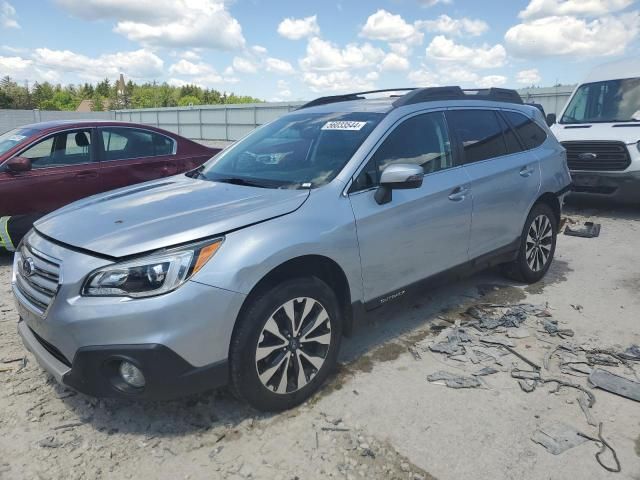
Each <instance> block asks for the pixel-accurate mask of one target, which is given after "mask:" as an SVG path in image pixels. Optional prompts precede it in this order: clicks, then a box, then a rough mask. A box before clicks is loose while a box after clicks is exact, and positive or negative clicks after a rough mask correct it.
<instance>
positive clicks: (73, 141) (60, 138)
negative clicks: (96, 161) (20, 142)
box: [20, 129, 92, 169]
mask: <svg viewBox="0 0 640 480" xmlns="http://www.w3.org/2000/svg"><path fill="white" fill-rule="evenodd" d="M20 156H21V157H25V158H28V159H30V160H31V166H32V168H34V169H37V168H49V167H61V166H67V165H79V164H83V163H90V162H91V161H92V158H91V130H89V129H87V130H74V131H71V132H62V133H58V134H56V135H53V136H51V137H48V138H46V139H44V140H42V141H41V142H38V143H36V144H35V145H33V146H31V147H29V148H28V149H26V150H25V151H23V152H22V153H20Z"/></svg>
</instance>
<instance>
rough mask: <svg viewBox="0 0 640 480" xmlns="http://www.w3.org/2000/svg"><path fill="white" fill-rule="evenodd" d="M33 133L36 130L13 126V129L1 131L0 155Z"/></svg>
mask: <svg viewBox="0 0 640 480" xmlns="http://www.w3.org/2000/svg"><path fill="white" fill-rule="evenodd" d="M34 133H36V130H30V129H28V128H14V129H13V130H9V131H8V132H5V133H3V134H2V135H0V155H2V154H3V153H5V152H8V151H9V150H11V149H12V148H13V147H15V146H16V145H18V144H20V143H22V142H24V141H25V140H27V139H28V138H29V137H30V136H31V135H33V134H34Z"/></svg>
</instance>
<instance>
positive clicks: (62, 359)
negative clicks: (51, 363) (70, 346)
mask: <svg viewBox="0 0 640 480" xmlns="http://www.w3.org/2000/svg"><path fill="white" fill-rule="evenodd" d="M29 330H31V329H29ZM31 333H32V334H33V336H34V337H36V340H38V342H39V343H40V345H42V348H44V349H45V350H46V351H47V352H49V353H50V354H51V355H52V356H53V357H55V358H56V359H57V360H58V361H60V362H62V363H64V364H65V365H66V366H67V367H70V366H71V362H70V361H69V360H67V357H65V356H64V355H63V354H62V352H61V351H60V350H58V349H57V348H56V347H54V346H53V345H51V344H50V343H49V342H47V341H46V340H45V339H44V338H42V337H41V336H40V335H38V334H37V333H36V332H34V331H33V330H31Z"/></svg>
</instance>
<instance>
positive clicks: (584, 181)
mask: <svg viewBox="0 0 640 480" xmlns="http://www.w3.org/2000/svg"><path fill="white" fill-rule="evenodd" d="M571 178H572V179H573V193H572V195H582V196H598V197H607V198H611V199H613V200H620V201H637V200H640V171H631V172H619V173H618V172H617V173H612V172H583V171H579V172H578V171H576V172H571Z"/></svg>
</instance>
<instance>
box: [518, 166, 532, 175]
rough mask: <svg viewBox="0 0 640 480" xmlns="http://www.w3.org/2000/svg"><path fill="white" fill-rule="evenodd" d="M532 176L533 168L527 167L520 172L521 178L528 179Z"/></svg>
mask: <svg viewBox="0 0 640 480" xmlns="http://www.w3.org/2000/svg"><path fill="white" fill-rule="evenodd" d="M532 174H533V168H532V167H530V166H529V165H527V166H526V167H524V168H523V169H522V170H520V176H521V177H525V178H526V177H530V176H531V175H532Z"/></svg>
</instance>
